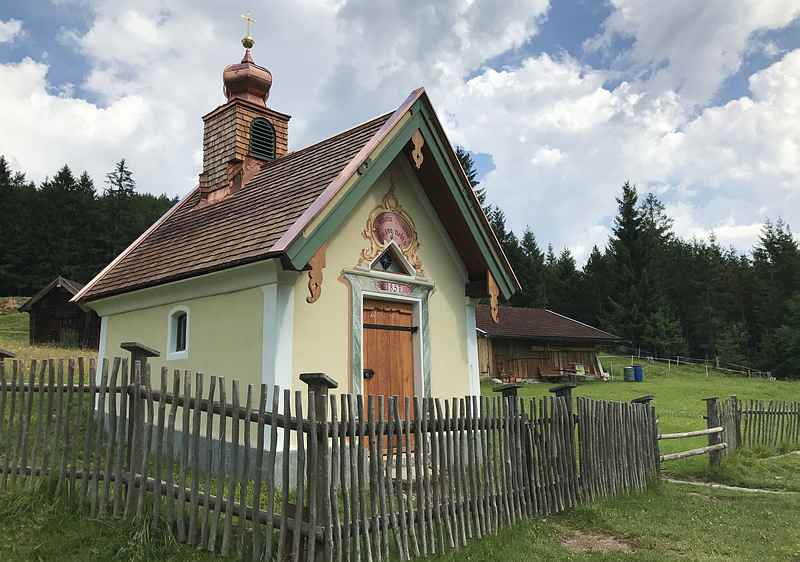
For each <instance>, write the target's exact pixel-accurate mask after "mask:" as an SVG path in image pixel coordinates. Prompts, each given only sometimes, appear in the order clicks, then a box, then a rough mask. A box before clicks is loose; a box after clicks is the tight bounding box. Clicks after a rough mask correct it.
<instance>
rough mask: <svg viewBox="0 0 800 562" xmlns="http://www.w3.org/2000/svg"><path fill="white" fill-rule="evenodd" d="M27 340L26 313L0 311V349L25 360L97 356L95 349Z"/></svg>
mask: <svg viewBox="0 0 800 562" xmlns="http://www.w3.org/2000/svg"><path fill="white" fill-rule="evenodd" d="M28 341H29V340H28V313H27V312H8V311H5V312H0V349H4V350H6V351H11V352H12V353H16V354H17V357H18V358H20V359H22V360H24V361H26V362H27V361H30V360H31V359H50V358H53V359H61V358H64V359H66V358H70V357H78V356H82V357H97V352H96V351H95V350H88V349H78V348H72V349H70V348H63V347H55V346H50V345H29V343H28Z"/></svg>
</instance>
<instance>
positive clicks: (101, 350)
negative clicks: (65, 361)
mask: <svg viewBox="0 0 800 562" xmlns="http://www.w3.org/2000/svg"><path fill="white" fill-rule="evenodd" d="M107 347H108V316H101V317H100V343H99V345H98V347H97V369H96V370H95V375H94V378H95V382H96V383H97V384H98V385H99V384H100V378H101V376H102V373H103V361H104V360H105V358H106V348H107Z"/></svg>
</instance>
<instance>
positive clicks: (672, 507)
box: [0, 313, 800, 562]
mask: <svg viewBox="0 0 800 562" xmlns="http://www.w3.org/2000/svg"><path fill="white" fill-rule="evenodd" d="M0 348H4V349H10V350H12V351H14V352H16V353H17V354H18V356H19V357H20V358H21V359H24V360H26V361H27V360H29V359H32V358H37V359H42V358H47V357H55V358H60V357H76V356H78V355H79V354H83V355H84V356H88V355H90V354H88V353H86V352H85V351H81V350H76V349H60V348H55V347H42V346H40V347H31V346H28V345H27V318H26V315H24V314H19V313H11V314H0ZM626 361H627V360H625V359H623V358H615V359H614V367H615V379H616V380H615V381H614V382H609V383H601V382H591V383H585V384H581V385H580V386H579V387H578V388H577V389H575V395H576V396H589V397H592V398H598V399H609V400H630V399H632V398H635V397H638V396H641V395H644V394H652V395H653V396H654V397H655V405H656V408H657V411H658V414H659V429H660V431H662V432H676V431H689V430H692V429H700V428H703V427H705V420H704V419H703V415H704V414H705V402H703V400H702V399H703V398H705V397H708V396H720V397H725V396H729V395H731V394H736V395H737V396H738V397H739V398H740V399H742V400H746V399H749V398H758V399H770V398H774V399H781V400H800V383H796V382H783V381H767V380H764V379H749V378H741V377H733V376H721V375H719V374H713V373H712V374H711V375H710V376H708V377H707V376H706V373H705V369H703V368H702V367H700V368H698V367H692V366H681V367H680V368H677V369H676V368H674V367H673V368H672V369H671V370H670V372H669V374H667V371H666V368H665V367H664V366H662V365H660V364H649V363H646V362H645V363H644V365H645V382H643V383H624V382H621V380H622V374H621V368H622V365H623V364H627V363H625V362H626ZM551 386H553V385H548V384H531V385H525V386H524V387H523V388H522V389H521V390H520V392H521V395H522V396H523V397H540V396H545V395H549V392H548V389H549V388H550V387H551ZM483 392H484V394H486V395H493V393H492V387H491V385H484V387H483ZM705 443H706V440H705V438H695V439H687V440H676V441H665V442H662V446H663V449H662V452H674V451H678V450H684V449H690V448H693V447H697V446H701V445H703V444H705ZM707 464H708V461H707V459H706V457H697V458H693V459H686V460H683V461H675V462H672V463H669V464H665V466H664V469H665V473H666V475H668V476H673V477H676V478H681V479H696V480H711V481H716V482H722V483H726V484H731V485H738V486H743V487H752V488H769V489H773V490H781V491H787V492H788V493H785V494H752V493H742V492H730V491H723V490H711V489H707V488H702V487H694V486H680V485H674V484H669V483H662V484H659V485H657V486H654V487H653V488H652V489H650V490H648V491H647V492H645V493H642V494H632V495H629V496H625V497H619V498H614V499H610V500H607V501H603V502H599V503H596V504H594V505H591V506H584V507H580V508H578V509H576V510H573V511H571V512H568V513H563V514H560V515H558V516H555V517H548V518H546V519H542V520H537V521H533V522H526V523H522V524H519V525H517V526H516V527H514V528H511V529H506V530H504V531H503V532H501V533H500V534H499V535H497V536H494V537H489V538H486V539H484V540H482V541H473V542H472V543H471V544H470V545H468V546H467V548H465V549H464V550H462V551H459V552H454V553H450V554H447V555H444V556H440V557H434V558H432V559H431V560H436V561H442V562H444V561H453V562H457V561H458V562H461V561H463V560H469V561H487V562H488V561H495V560H509V561H523V560H525V561H527V560H577V561H595V560H605V561H613V560H652V561H673V560H675V561H678V560H698V561H723V560H760V561H767V560H776V561H777V560H800V533H798V532H797V528H798V526H800V515H798V514H799V513H800V493H793V492H800V455H798V454H787V455H780V456H776V452H775V451H743V452H740V454H738V455H736V456H735V457H732V458H729V459H725V460H724V461H723V464H722V466H721V468H720V469H719V470H715V471H713V472H711V471H709V470H708V468H707ZM74 510H75V506H74V505H70V506H67V505H64V504H63V503H62V502H55V503H54V502H49V501H41V498H37V497H36V496H31V495H27V496H0V560H4V561H5V560H8V561H10V562H17V561H20V562H21V561H27V560H43V561H49V560H74V561H79V560H80V561H83V560H86V561H88V560H130V559H138V560H159V561H177V560H187V561H188V560H197V561H205V560H225V559H223V558H220V557H218V556H217V555H210V554H207V553H204V552H199V551H197V550H195V549H193V548H188V547H184V546H181V545H177V544H175V543H174V541H172V540H171V539H170V538H169V537H167V536H164V535H161V534H156V535H153V536H151V535H150V534H149V532H148V531H146V526H145V525H143V524H141V522H135V521H134V522H131V521H113V520H103V521H99V520H90V519H87V518H85V517H81V516H80V515H78V514H75V511H74ZM593 549H594V550H593ZM595 550H596V551H595Z"/></svg>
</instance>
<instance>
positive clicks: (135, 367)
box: [119, 342, 187, 514]
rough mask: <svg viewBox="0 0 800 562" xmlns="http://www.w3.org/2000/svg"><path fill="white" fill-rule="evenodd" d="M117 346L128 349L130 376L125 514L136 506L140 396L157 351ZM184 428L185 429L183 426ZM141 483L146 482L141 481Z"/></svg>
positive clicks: (140, 442) (140, 444)
mask: <svg viewBox="0 0 800 562" xmlns="http://www.w3.org/2000/svg"><path fill="white" fill-rule="evenodd" d="M119 346H120V348H122V349H124V350H125V351H128V352H129V353H130V354H131V368H132V372H133V376H132V377H131V382H130V384H129V385H128V388H127V389H126V393H127V396H128V444H127V452H126V460H127V461H128V468H129V473H128V474H129V477H128V481H127V482H126V484H127V493H128V501H127V504H126V506H125V513H126V514H127V513H130V512H131V510H132V509H134V508H135V504H134V498H136V496H137V494H135V493H134V490H135V489H136V474H137V472H140V471H141V470H140V469H141V467H142V463H143V462H144V459H143V458H142V454H143V445H144V399H143V398H142V385H143V384H145V383H149V382H150V381H149V378H150V377H149V369H148V368H147V367H148V365H147V359H148V358H149V357H158V356H159V355H160V354H159V352H158V351H157V350H155V349H153V348H151V347H148V346H146V345H144V344H141V343H138V342H123V343H121V344H120V345H119ZM183 430H184V431H186V430H187V428H183ZM142 485H143V486H144V485H145V483H144V482H142Z"/></svg>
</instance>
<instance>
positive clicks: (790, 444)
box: [730, 398, 800, 449]
mask: <svg viewBox="0 0 800 562" xmlns="http://www.w3.org/2000/svg"><path fill="white" fill-rule="evenodd" d="M730 402H731V404H732V405H733V406H734V407H735V411H736V420H735V421H736V425H737V428H738V434H739V436H740V442H741V444H742V446H745V447H748V448H756V447H765V448H768V449H775V448H779V447H782V448H785V449H797V448H799V447H800V402H791V401H787V400H747V401H737V400H736V398H731V399H730Z"/></svg>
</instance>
